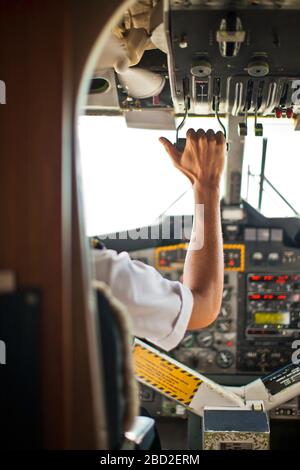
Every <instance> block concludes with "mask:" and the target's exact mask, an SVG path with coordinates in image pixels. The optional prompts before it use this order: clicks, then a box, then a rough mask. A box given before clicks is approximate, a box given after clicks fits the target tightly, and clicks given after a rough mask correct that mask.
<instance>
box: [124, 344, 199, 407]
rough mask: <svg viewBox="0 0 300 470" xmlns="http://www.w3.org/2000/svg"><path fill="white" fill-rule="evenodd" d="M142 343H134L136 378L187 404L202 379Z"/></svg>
mask: <svg viewBox="0 0 300 470" xmlns="http://www.w3.org/2000/svg"><path fill="white" fill-rule="evenodd" d="M143 344H144V343H141V342H136V343H135V345H134V351H133V356H134V363H135V375H136V378H137V380H140V381H141V382H143V383H146V384H147V385H149V386H151V387H152V388H155V389H156V390H157V391H159V392H161V393H163V394H164V395H166V396H168V397H169V398H172V399H173V400H177V401H179V402H180V403H182V404H184V405H187V406H188V405H189V404H190V403H191V401H192V399H193V397H194V395H195V393H196V392H197V390H198V388H199V386H200V385H201V383H202V380H201V379H200V378H199V377H197V376H196V375H193V374H192V373H191V372H190V371H188V370H185V369H184V368H183V367H180V366H179V365H177V364H174V363H173V362H171V361H169V360H168V359H167V358H165V357H163V356H162V355H160V354H159V353H156V352H155V351H153V349H151V348H148V347H147V345H143Z"/></svg>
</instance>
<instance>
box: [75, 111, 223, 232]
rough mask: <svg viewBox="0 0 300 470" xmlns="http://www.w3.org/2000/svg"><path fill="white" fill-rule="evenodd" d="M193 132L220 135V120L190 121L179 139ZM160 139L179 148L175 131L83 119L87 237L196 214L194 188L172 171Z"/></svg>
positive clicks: (98, 118) (112, 120) (110, 119)
mask: <svg viewBox="0 0 300 470" xmlns="http://www.w3.org/2000/svg"><path fill="white" fill-rule="evenodd" d="M179 122H180V120H179ZM189 127H193V128H195V129H196V128H198V127H203V128H204V129H208V128H211V129H214V130H215V131H217V130H220V126H219V124H218V122H217V120H216V119H213V118H188V119H187V121H186V124H185V126H184V127H183V128H182V130H181V131H180V136H182V137H184V136H185V132H186V130H187V129H188V128H189ZM160 136H165V137H167V138H168V139H169V140H170V141H171V142H174V141H175V130H174V131H158V130H147V129H129V128H127V126H126V123H125V119H124V118H123V117H119V116H117V117H115V116H113V117H108V116H82V117H81V118H80V121H79V139H80V150H81V162H82V174H83V192H84V204H85V216H86V227H87V234H88V235H96V234H104V233H110V232H115V231H121V230H129V229H133V228H136V227H141V226H144V225H150V224H152V223H154V222H157V220H158V218H159V216H161V215H162V214H163V213H164V214H166V215H177V214H178V215H179V214H180V215H181V214H182V215H183V214H184V215H188V214H192V213H193V194H192V191H191V190H190V186H191V185H190V183H189V181H188V179H187V178H186V177H185V176H184V175H182V174H181V173H180V172H179V171H178V170H177V169H176V168H175V167H174V166H173V164H172V162H171V160H170V158H169V157H168V155H167V154H166V152H165V150H164V148H163V147H162V145H161V144H160V143H159V142H158V138H159V137H160ZM183 194H184V195H183ZM182 195H183V196H182ZM180 196H182V197H180ZM175 201H177V202H175Z"/></svg>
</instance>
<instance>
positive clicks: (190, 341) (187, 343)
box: [181, 333, 195, 348]
mask: <svg viewBox="0 0 300 470" xmlns="http://www.w3.org/2000/svg"><path fill="white" fill-rule="evenodd" d="M194 342H195V338H194V335H193V334H192V333H188V334H187V335H185V337H184V338H183V340H182V341H181V346H183V347H185V348H191V347H192V346H193V345H194Z"/></svg>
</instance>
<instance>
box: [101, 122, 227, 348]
mask: <svg viewBox="0 0 300 470" xmlns="http://www.w3.org/2000/svg"><path fill="white" fill-rule="evenodd" d="M159 140H160V142H161V144H162V145H163V146H164V148H165V150H166V151H167V153H168V154H169V156H170V157H171V160H172V162H173V164H174V165H175V167H176V168H178V170H180V171H181V172H182V173H183V174H184V175H185V176H186V177H187V178H188V179H189V180H190V182H191V184H192V186H193V192H194V201H195V212H194V213H195V216H194V222H193V231H192V238H193V240H195V239H197V236H198V235H199V239H201V236H202V239H203V241H204V242H203V243H202V244H201V246H200V244H199V246H198V247H197V244H196V245H195V244H194V245H193V240H192V239H191V241H190V245H189V249H188V250H187V255H186V259H185V263H184V271H183V282H182V283H181V282H179V281H170V280H168V279H165V278H163V277H162V276H161V274H160V273H159V272H158V271H156V270H155V269H154V268H153V267H151V266H148V265H146V264H144V263H142V262H140V261H136V260H131V259H130V257H129V255H128V253H126V252H122V253H120V254H117V253H116V252H115V251H113V250H108V249H107V250H106V249H104V250H93V261H94V269H95V272H94V275H95V276H96V279H97V280H99V281H103V282H105V283H106V284H107V285H109V286H110V288H111V291H112V293H113V295H114V296H115V297H116V298H117V299H119V300H120V301H121V302H122V303H123V304H124V305H125V306H126V307H127V310H128V312H129V315H130V316H131V319H132V327H133V334H134V335H135V336H138V337H139V338H145V339H147V340H149V341H151V343H154V344H155V345H157V346H159V347H160V348H162V349H164V350H166V351H169V350H171V349H173V348H175V347H176V346H177V345H178V343H179V342H180V341H181V340H182V338H183V336H184V334H185V332H186V330H193V329H199V328H204V327H206V326H208V325H209V324H211V323H212V322H213V321H214V320H215V319H216V318H217V316H218V313H219V310H220V306H221V299H222V291H223V274H224V273H223V269H224V264H223V244H222V231H221V219H220V182H221V176H222V172H223V168H224V155H225V138H224V135H223V134H222V132H217V133H214V131H212V130H208V131H207V132H205V131H204V130H202V129H199V130H198V131H195V130H193V129H189V130H188V131H187V134H186V145H185V148H184V150H183V151H179V150H177V148H176V147H175V146H174V145H173V144H171V142H169V141H168V140H167V139H166V138H164V137H161V138H160V139H159ZM142 177H143V176H142V175H141V178H142ZM166 185H167V181H166ZM199 207H202V208H204V211H202V212H201V213H202V214H203V213H204V217H198V216H196V215H197V208H199ZM203 221H204V222H203ZM203 224H204V225H203ZM203 235H204V238H203Z"/></svg>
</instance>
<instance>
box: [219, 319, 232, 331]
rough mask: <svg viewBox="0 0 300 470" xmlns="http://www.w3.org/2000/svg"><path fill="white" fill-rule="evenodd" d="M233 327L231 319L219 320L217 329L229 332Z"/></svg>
mask: <svg viewBox="0 0 300 470" xmlns="http://www.w3.org/2000/svg"><path fill="white" fill-rule="evenodd" d="M230 329H231V321H230V320H219V321H218V323H217V330H218V331H220V332H221V333H227V332H228V331H230Z"/></svg>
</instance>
